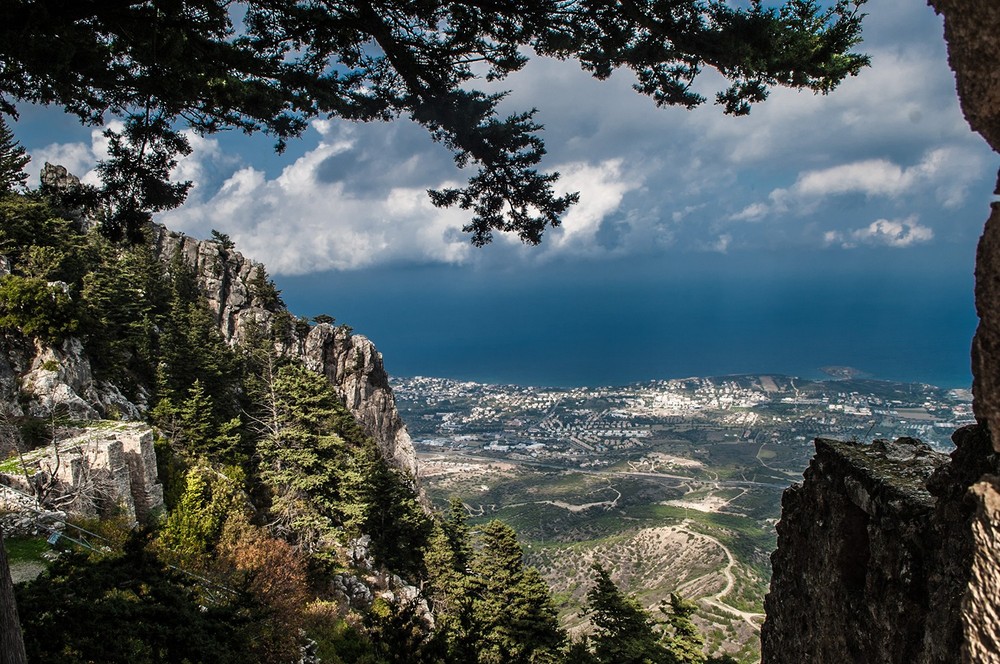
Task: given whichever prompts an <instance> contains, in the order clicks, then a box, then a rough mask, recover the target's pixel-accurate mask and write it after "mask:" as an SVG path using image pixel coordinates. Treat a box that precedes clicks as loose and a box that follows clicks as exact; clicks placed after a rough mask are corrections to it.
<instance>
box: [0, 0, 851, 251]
mask: <svg viewBox="0 0 1000 664" xmlns="http://www.w3.org/2000/svg"><path fill="white" fill-rule="evenodd" d="M862 4H863V0H837V1H836V2H831V3H820V2H816V1H814V0H787V1H786V2H784V3H782V4H780V5H779V6H777V7H769V6H766V5H765V4H764V3H761V2H751V3H738V4H734V3H727V2H709V1H705V0H679V1H674V2H653V1H651V0H643V1H636V2H631V1H630V2H621V3H618V2H596V3H595V2H584V1H568V2H567V1H563V0H532V1H530V2H529V1H526V0H518V1H511V2H502V3H482V2H440V1H425V2H419V3H401V2H396V3H389V2H381V3H344V2H339V3H316V2H304V1H298V0H285V1H282V2H264V1H262V0H245V1H244V2H241V3H238V7H239V9H238V10H237V9H235V8H234V7H233V6H232V3H230V2H228V1H223V0H188V1H186V2H181V3H168V4H167V5H162V4H158V3H107V2H91V3H75V4H73V6H72V10H70V9H67V7H66V6H65V4H64V3H62V2H56V0H44V1H35V2H30V3H23V2H22V3H7V4H6V5H4V6H2V7H0V61H2V62H3V63H4V68H3V70H2V71H0V113H5V114H8V115H14V116H16V106H15V104H16V103H19V102H26V103H36V104H45V105H55V106H59V107H62V108H63V109H65V110H66V111H67V112H70V113H73V114H75V115H76V116H78V117H79V118H80V120H81V121H83V122H84V123H87V124H101V123H102V122H103V121H104V119H105V118H107V117H109V116H110V117H118V118H122V119H124V120H125V122H124V123H123V125H124V129H123V130H121V131H119V132H116V131H112V130H108V131H107V132H106V136H107V138H108V143H109V153H110V157H111V158H110V159H109V160H107V161H105V162H104V163H102V164H101V165H99V170H100V171H101V174H102V176H103V179H104V184H103V187H102V189H101V190H100V191H99V192H95V195H96V198H98V199H99V200H100V205H99V206H97V209H99V210H101V214H102V215H103V217H104V224H103V227H104V230H105V231H106V232H107V233H109V235H111V236H115V237H118V236H122V235H127V236H133V237H134V236H136V235H137V234H138V231H139V230H140V229H141V228H142V226H143V225H144V223H146V222H147V221H148V220H149V218H150V212H152V211H155V210H159V209H164V208H167V207H171V206H175V205H178V204H179V203H180V202H181V201H183V199H184V196H185V195H186V193H187V191H188V189H189V187H190V183H170V182H169V181H168V177H169V173H170V170H171V168H172V166H173V165H174V163H175V161H176V159H177V158H178V157H179V156H183V155H185V154H187V153H188V152H189V151H190V145H189V143H188V141H187V140H186V138H185V137H184V135H183V134H182V133H180V131H178V128H177V126H176V125H177V124H178V123H183V124H186V125H188V126H190V127H192V128H193V129H194V130H195V131H196V132H199V133H202V134H209V133H213V132H216V131H220V130H223V129H227V128H237V129H240V130H243V131H245V132H254V131H264V132H266V133H268V134H270V135H272V136H274V137H275V138H276V139H277V148H278V149H281V148H283V147H284V145H285V141H286V140H287V139H289V138H292V137H295V136H298V135H300V134H301V133H302V132H303V131H304V130H305V128H306V127H307V126H308V123H309V121H310V120H312V119H314V118H321V117H328V118H341V119H344V120H348V121H371V120H383V121H388V120H394V119H397V118H399V117H409V118H410V119H412V120H413V121H414V122H416V123H418V124H420V125H421V126H423V127H424V128H425V129H426V130H427V131H428V132H429V134H430V136H431V138H432V139H433V140H434V141H437V142H439V143H441V144H443V145H444V146H445V147H446V148H447V149H448V150H449V151H450V152H451V153H452V154H453V156H454V160H455V163H456V165H457V166H458V167H459V168H466V167H469V166H473V167H475V169H476V170H475V172H474V173H473V174H472V176H471V177H470V178H469V180H468V182H467V184H466V185H465V186H463V187H455V188H447V189H443V190H440V191H435V192H432V193H431V200H432V202H433V203H434V204H435V205H438V206H458V207H460V208H461V209H463V210H468V211H470V212H471V215H472V218H471V221H470V223H469V224H468V225H467V226H466V227H465V230H466V231H467V232H469V233H471V235H472V242H473V243H474V244H477V245H481V244H485V243H487V242H489V241H490V240H491V238H492V234H493V233H494V232H512V233H516V234H517V235H518V236H519V237H520V238H521V239H522V240H523V241H525V242H528V243H538V242H539V241H540V240H541V237H542V234H543V232H544V231H545V230H546V228H547V227H549V226H556V225H558V224H559V223H560V219H561V217H562V216H563V214H564V213H565V212H566V211H567V209H568V208H569V207H570V206H571V205H572V204H573V203H574V202H575V201H576V200H577V195H576V194H565V195H561V196H560V195H557V193H556V191H555V189H554V183H555V181H556V179H557V178H558V174H557V173H544V172H540V171H539V170H538V169H537V165H538V163H539V162H540V161H541V159H542V157H543V155H544V154H545V146H544V144H543V141H542V139H541V138H540V136H539V132H540V130H541V129H542V127H541V125H539V124H538V123H537V122H536V121H535V119H534V116H535V111H534V110H531V111H525V112H514V113H511V114H510V115H508V116H507V117H502V116H500V115H498V106H499V105H500V103H501V100H502V99H503V98H504V96H505V94H504V93H502V92H486V91H483V90H480V89H476V87H477V83H478V82H479V81H478V80H477V79H485V81H486V82H492V81H497V80H503V79H505V78H506V77H507V76H509V75H510V74H512V73H514V72H516V71H518V70H520V69H521V68H522V67H523V66H524V65H525V64H526V62H527V60H528V57H529V55H530V54H532V53H533V54H536V55H538V56H543V57H555V58H559V59H571V60H575V61H577V62H578V63H579V64H580V66H581V67H582V68H583V69H584V70H586V71H588V72H590V73H591V74H593V75H594V76H595V77H596V78H599V79H606V78H608V77H609V76H611V75H612V73H613V72H614V71H615V70H618V69H631V70H632V72H633V73H634V75H635V78H636V81H637V82H636V84H635V85H634V86H633V87H634V88H635V89H636V91H637V92H639V93H640V94H643V95H648V96H649V97H651V98H652V100H653V101H654V102H655V103H656V104H657V105H661V106H662V105H679V106H683V107H686V108H691V107H694V106H697V105H699V104H701V103H703V102H704V101H705V98H704V97H703V96H702V95H701V94H699V93H698V92H697V90H699V89H700V86H697V85H695V80H696V79H697V78H698V75H699V74H700V73H701V72H702V71H703V70H704V69H705V68H710V69H714V70H715V71H716V72H717V73H718V74H719V75H720V76H721V77H722V78H723V79H724V80H725V85H726V86H727V87H726V88H725V89H724V90H722V91H720V92H718V93H717V94H716V95H715V101H716V103H717V104H719V105H720V106H722V108H723V109H724V110H725V112H726V113H730V114H736V115H741V114H745V113H747V112H748V111H749V109H750V106H751V104H754V103H758V102H761V101H763V100H764V99H765V98H766V97H767V95H768V90H769V88H770V87H772V86H777V85H780V86H787V87H791V88H797V89H808V90H813V91H814V92H819V93H826V92H829V91H830V90H832V89H833V88H834V87H836V86H837V85H838V84H839V83H840V82H841V81H842V80H843V79H844V78H845V77H847V76H852V75H855V74H857V73H858V72H859V71H860V70H861V68H863V67H864V66H866V65H867V63H868V58H867V57H866V56H864V55H861V54H858V53H855V52H852V51H851V49H852V48H853V47H854V46H856V45H857V44H858V43H859V42H860V40H861V20H862V17H863V14H861V13H860V11H859V9H860V6H861V5H862ZM39 45H45V47H44V48H40V47H39ZM0 139H2V135H0ZM2 173H3V171H2V162H0V176H2ZM0 184H2V180H0Z"/></svg>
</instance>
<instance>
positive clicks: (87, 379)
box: [0, 338, 143, 420]
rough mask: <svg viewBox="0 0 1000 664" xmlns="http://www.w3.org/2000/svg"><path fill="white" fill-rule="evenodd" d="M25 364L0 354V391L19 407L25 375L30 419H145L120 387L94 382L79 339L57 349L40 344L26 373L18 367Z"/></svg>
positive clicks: (66, 342) (22, 359)
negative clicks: (13, 361)
mask: <svg viewBox="0 0 1000 664" xmlns="http://www.w3.org/2000/svg"><path fill="white" fill-rule="evenodd" d="M8 355H10V353H9V352H8ZM25 360H26V358H25V357H24V356H23V354H22V356H21V357H20V358H19V361H17V362H16V363H12V362H10V361H9V360H8V361H5V358H4V357H3V354H0V390H3V393H4V395H6V396H7V398H8V399H9V400H10V402H13V403H17V401H18V399H17V398H16V397H17V389H16V384H17V379H16V376H17V374H23V375H22V377H21V380H20V391H21V393H22V394H23V395H24V396H25V397H27V400H28V414H30V415H33V416H35V417H47V416H48V415H49V414H51V413H53V412H58V413H59V414H60V415H65V416H68V417H70V418H72V419H78V420H96V419H101V418H104V417H110V418H113V419H126V420H135V419H140V418H141V416H142V410H143V408H142V406H141V405H137V404H134V403H132V402H131V401H129V399H128V398H126V397H125V395H123V394H122V393H121V391H120V390H119V389H118V387H117V386H115V385H113V384H111V383H108V382H105V381H97V380H95V379H94V374H93V371H92V370H91V366H90V359H89V358H88V357H87V355H86V353H85V352H84V349H83V344H82V343H81V342H80V340H79V339H75V338H69V339H66V340H65V341H64V342H63V343H62V344H61V345H60V346H58V347H50V346H46V345H44V344H41V343H38V344H36V346H35V350H34V354H33V357H32V358H31V359H30V368H28V369H27V370H26V371H24V370H23V368H17V367H16V365H17V364H21V365H23V364H24V363H25ZM11 388H14V389H11ZM12 392H13V394H12Z"/></svg>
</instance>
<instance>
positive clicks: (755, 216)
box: [729, 203, 771, 221]
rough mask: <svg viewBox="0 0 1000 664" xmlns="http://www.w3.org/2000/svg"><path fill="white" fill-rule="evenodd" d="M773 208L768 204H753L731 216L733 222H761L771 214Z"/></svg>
mask: <svg viewBox="0 0 1000 664" xmlns="http://www.w3.org/2000/svg"><path fill="white" fill-rule="evenodd" d="M770 211H771V207H770V206H769V205H767V204H766V203H751V204H750V205H748V206H746V207H745V208H743V209H742V210H740V211H739V212H737V213H735V214H732V215H730V216H729V219H730V220H732V221H760V220H761V219H763V218H764V217H766V216H767V215H768V213H770Z"/></svg>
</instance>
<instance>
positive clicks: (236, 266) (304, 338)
mask: <svg viewBox="0 0 1000 664" xmlns="http://www.w3.org/2000/svg"><path fill="white" fill-rule="evenodd" d="M153 235H154V244H155V246H156V248H157V253H158V255H159V256H160V259H161V260H162V261H163V262H164V263H165V264H167V265H169V264H170V262H171V261H172V260H173V259H174V258H175V257H180V258H181V259H182V260H183V261H184V262H185V263H186V264H187V265H188V266H190V267H192V268H193V269H194V271H195V275H196V278H197V281H198V286H199V288H200V290H201V292H202V294H204V296H205V298H206V299H207V301H208V306H209V309H210V310H211V311H212V313H213V315H214V316H215V320H216V323H217V324H218V326H219V331H220V332H221V333H222V336H223V338H224V339H225V340H226V341H227V342H228V343H230V344H238V343H239V342H240V340H241V339H244V338H245V335H246V333H247V329H249V328H250V327H252V326H256V325H262V326H265V327H266V326H270V325H271V324H272V323H273V322H274V321H275V320H276V319H277V318H278V317H279V316H288V312H287V310H286V309H285V308H284V305H282V304H281V303H277V304H275V303H273V302H271V303H269V302H267V300H266V299H265V298H264V297H263V296H262V294H261V293H259V292H257V290H258V289H257V288H256V287H255V284H259V283H260V282H261V281H262V280H263V279H264V277H265V271H264V266H263V265H261V264H260V263H256V262H254V261H252V260H249V259H247V258H246V257H244V256H243V255H242V254H240V253H239V252H236V251H233V250H232V249H231V248H230V247H226V246H224V245H223V244H222V243H221V242H217V241H212V240H195V239H193V238H190V237H187V236H185V235H183V234H180V233H175V232H172V231H169V230H167V229H166V228H165V227H163V226H154V228H153ZM277 350H278V351H279V352H281V353H283V354H285V355H287V356H291V357H295V358H297V359H299V360H301V361H302V362H303V363H304V364H305V366H306V367H307V368H309V369H310V370H312V371H315V372H317V373H320V374H323V375H324V376H326V377H327V379H328V380H329V381H330V383H331V384H332V385H333V387H334V389H335V390H336V392H337V394H338V396H339V397H340V399H341V401H342V402H343V403H344V405H346V406H347V408H348V410H350V411H351V414H353V415H354V417H355V418H357V420H358V422H359V423H360V424H361V426H362V427H363V428H364V429H365V431H366V433H368V435H370V436H372V438H374V439H375V441H376V443H378V445H379V449H381V450H382V453H383V454H384V455H385V457H386V458H387V459H389V460H390V461H391V462H392V463H393V464H394V465H395V466H396V467H397V468H400V469H403V470H405V471H406V472H408V473H409V474H410V475H411V476H414V477H415V476H416V454H415V453H414V450H413V445H412V443H411V441H410V436H409V434H408V433H407V431H406V426H405V425H404V424H403V421H402V419H401V418H400V416H399V412H398V411H397V410H396V400H395V397H394V396H393V394H392V388H391V387H390V386H389V376H388V374H387V373H386V371H385V366H384V364H383V361H382V354H381V353H379V352H378V350H377V349H376V348H375V345H374V344H373V343H372V342H371V341H369V340H368V339H367V338H365V337H364V336H361V335H355V334H352V333H351V332H350V331H349V330H348V329H347V328H345V327H334V326H333V325H330V324H327V323H320V324H317V325H312V326H304V327H303V326H295V325H293V326H292V329H291V330H290V331H289V334H288V338H287V339H286V341H285V342H284V343H283V344H281V345H280V346H279V348H278V349H277Z"/></svg>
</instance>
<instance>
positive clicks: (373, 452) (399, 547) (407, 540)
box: [345, 438, 431, 579]
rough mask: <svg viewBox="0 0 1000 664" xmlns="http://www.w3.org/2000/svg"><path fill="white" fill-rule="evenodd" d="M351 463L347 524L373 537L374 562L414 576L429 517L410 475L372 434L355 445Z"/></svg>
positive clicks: (420, 561)
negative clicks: (396, 465)
mask: <svg viewBox="0 0 1000 664" xmlns="http://www.w3.org/2000/svg"><path fill="white" fill-rule="evenodd" d="M351 465H352V468H353V470H352V472H351V474H350V475H349V481H348V482H347V483H346V484H347V486H346V495H345V503H346V504H347V509H349V510H350V511H351V513H350V516H349V518H348V520H347V522H346V524H345V525H347V527H348V528H349V529H350V530H351V531H353V533H354V534H361V533H364V534H366V535H368V536H369V537H371V551H372V554H373V555H374V556H375V560H376V561H377V562H379V563H380V564H382V565H385V566H386V567H388V568H389V569H392V570H394V571H396V572H397V573H399V574H402V575H403V576H405V577H408V578H410V579H416V578H417V577H419V576H420V575H421V574H422V572H423V552H424V548H425V547H426V546H427V538H428V536H429V534H430V530H431V522H430V519H428V518H427V515H426V514H424V511H423V509H422V508H421V507H420V504H419V503H418V502H417V498H416V494H415V493H414V491H413V489H412V487H411V486H410V482H409V481H408V478H406V477H405V476H404V475H403V473H402V472H401V471H399V470H398V469H396V468H393V467H392V466H390V465H389V463H388V462H387V461H386V460H385V457H383V456H382V452H381V451H380V450H379V449H378V446H377V445H376V444H375V441H373V440H371V439H370V438H366V439H365V441H364V444H363V445H362V446H361V448H360V449H355V450H353V457H352V462H351Z"/></svg>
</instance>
